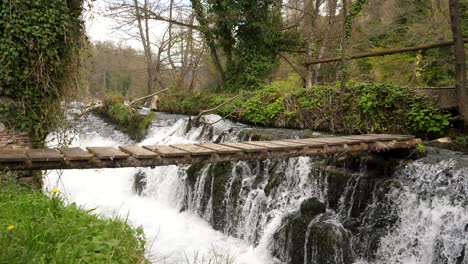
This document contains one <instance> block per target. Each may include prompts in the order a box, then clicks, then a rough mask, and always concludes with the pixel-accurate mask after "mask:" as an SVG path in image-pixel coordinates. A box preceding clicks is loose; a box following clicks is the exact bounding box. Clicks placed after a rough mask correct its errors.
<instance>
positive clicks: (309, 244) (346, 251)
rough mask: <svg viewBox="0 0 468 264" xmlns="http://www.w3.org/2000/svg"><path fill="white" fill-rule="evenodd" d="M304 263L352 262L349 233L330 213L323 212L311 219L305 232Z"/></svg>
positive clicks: (340, 263)
mask: <svg viewBox="0 0 468 264" xmlns="http://www.w3.org/2000/svg"><path fill="white" fill-rule="evenodd" d="M304 254H305V255H304V259H303V262H301V263H305V264H322V263H327V264H351V263H354V256H353V250H352V248H351V233H350V232H349V231H348V230H346V229H345V228H344V227H343V226H342V225H341V224H340V223H339V222H338V220H337V219H336V216H334V215H332V214H323V215H320V216H318V217H317V218H316V219H314V220H312V222H311V223H310V224H309V226H308V229H307V234H306V242H305V252H304Z"/></svg>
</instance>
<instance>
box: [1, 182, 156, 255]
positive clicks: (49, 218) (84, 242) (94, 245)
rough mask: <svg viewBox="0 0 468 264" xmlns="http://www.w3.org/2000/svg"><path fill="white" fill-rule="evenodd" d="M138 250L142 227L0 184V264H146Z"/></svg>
mask: <svg viewBox="0 0 468 264" xmlns="http://www.w3.org/2000/svg"><path fill="white" fill-rule="evenodd" d="M55 191H58V190H55ZM144 252H145V237H144V234H143V231H142V229H141V228H136V229H134V228H132V227H130V225H129V224H128V223H127V221H125V220H121V219H118V218H113V219H107V218H104V217H101V216H98V215H96V214H94V213H93V211H92V210H88V211H86V210H84V209H82V208H80V207H78V206H77V205H76V204H74V203H73V204H69V205H65V204H64V202H63V200H62V199H61V195H60V192H59V191H58V192H56V193H54V192H49V193H46V194H44V193H42V192H40V191H37V190H31V189H29V188H27V187H24V186H20V185H18V184H16V183H13V182H11V181H0V263H28V264H29V263H47V264H53V263H60V264H66V263H147V261H146V259H145V257H144Z"/></svg>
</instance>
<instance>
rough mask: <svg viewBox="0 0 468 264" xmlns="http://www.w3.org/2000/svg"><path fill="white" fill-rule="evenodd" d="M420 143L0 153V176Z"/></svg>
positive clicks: (365, 138) (385, 139) (367, 139)
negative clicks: (12, 172)
mask: <svg viewBox="0 0 468 264" xmlns="http://www.w3.org/2000/svg"><path fill="white" fill-rule="evenodd" d="M419 143H421V140H420V139H418V138H414V137H413V136H406V135H355V136H344V137H321V138H307V139H287V140H276V141H248V142H242V143H221V144H214V143H205V144H174V145H154V146H143V147H139V146H119V147H118V149H117V148H113V147H87V148H86V150H87V151H85V150H83V149H81V148H76V147H75V148H60V149H0V170H4V169H9V170H49V169H96V168H124V167H154V166H164V165H173V164H199V163H210V162H219V161H236V160H264V159H270V158H285V157H298V156H319V155H328V154H336V153H346V152H366V151H367V152H379V151H385V150H389V149H405V148H412V147H415V146H416V145H417V144H419Z"/></svg>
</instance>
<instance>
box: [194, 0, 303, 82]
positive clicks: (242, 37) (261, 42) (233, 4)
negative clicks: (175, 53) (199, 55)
mask: <svg viewBox="0 0 468 264" xmlns="http://www.w3.org/2000/svg"><path fill="white" fill-rule="evenodd" d="M201 3H203V4H201ZM192 6H193V8H194V10H195V11H196V13H197V18H198V20H199V22H200V27H201V32H202V33H203V35H204V37H205V40H206V41H207V43H208V45H209V46H211V47H212V48H219V49H221V50H222V51H223V52H224V54H225V55H226V65H225V71H226V72H225V78H226V80H225V81H226V87H225V88H226V89H229V90H254V89H258V88H260V87H261V85H262V84H263V83H264V82H265V79H267V78H268V77H270V75H271V73H272V71H273V68H274V67H275V66H276V65H277V63H278V56H277V54H278V52H279V51H280V50H282V49H294V48H295V47H298V46H300V45H301V43H300V41H299V39H300V38H299V36H298V34H296V33H293V32H287V31H284V30H281V3H280V2H278V1H276V0H259V1H251V0H221V1H215V0H206V1H196V0H192Z"/></svg>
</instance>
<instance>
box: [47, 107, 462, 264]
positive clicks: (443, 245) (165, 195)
mask: <svg viewBox="0 0 468 264" xmlns="http://www.w3.org/2000/svg"><path fill="white" fill-rule="evenodd" d="M205 121H206V123H208V124H211V125H204V126H200V127H191V126H190V125H189V121H188V118H187V117H184V116H175V115H168V114H164V113H159V119H158V120H156V121H154V122H153V124H152V126H151V128H150V130H149V133H148V136H147V137H146V138H145V140H144V141H143V142H140V143H138V144H141V145H153V144H173V143H195V142H223V141H224V142H226V141H232V142H235V141H239V140H241V139H242V140H248V139H249V136H248V135H249V133H246V131H247V132H248V131H249V129H251V128H249V127H247V126H245V125H242V124H237V123H233V122H230V121H225V120H220V119H219V117H218V116H215V115H209V116H206V117H205ZM78 131H81V132H79V133H78V134H77V135H76V139H75V141H74V142H73V145H74V146H80V147H86V146H90V145H93V146H115V145H124V144H135V142H132V141H131V140H130V139H129V138H128V137H126V136H125V135H124V134H122V133H121V132H119V131H116V130H115V129H114V128H113V126H112V125H109V124H106V123H105V122H104V121H103V120H101V119H100V118H98V117H95V116H90V118H89V119H88V121H87V122H84V123H80V124H78ZM281 133H282V134H285V133H288V131H282V132H281ZM296 133H297V132H291V136H296V135H297V134H296ZM467 161H468V158H467V157H466V156H463V155H458V156H457V155H455V154H453V153H452V152H447V153H445V152H443V153H432V154H430V155H429V156H428V157H427V158H423V159H420V160H417V161H392V160H388V159H387V158H386V157H381V156H375V155H374V156H373V155H369V156H366V155H364V156H360V157H348V158H346V159H345V161H342V160H340V159H335V158H333V157H329V158H313V157H297V158H286V159H272V160H265V161H255V160H254V161H236V162H219V163H213V164H207V165H191V166H174V165H173V166H161V167H156V168H141V169H133V168H127V169H101V170H69V171H63V172H51V173H48V174H47V175H46V178H45V185H46V186H45V188H48V189H51V188H54V187H58V188H59V189H61V190H63V195H64V196H65V198H66V199H67V200H68V201H70V202H76V203H78V204H80V205H82V206H84V207H86V208H96V211H97V212H99V213H101V214H104V215H106V216H113V215H120V216H122V217H128V219H129V220H130V222H131V223H132V224H134V225H136V226H142V227H143V229H144V231H145V233H146V235H147V238H148V245H149V247H148V252H147V255H148V258H149V259H150V260H151V261H153V262H154V263H161V262H162V263H169V264H171V263H186V258H188V259H189V260H190V259H191V260H193V259H194V256H195V255H197V254H198V255H199V256H206V257H209V256H213V255H217V256H220V255H221V256H226V255H229V256H230V257H234V258H235V263H238V264H244V263H245V264H273V263H288V264H322V263H330V264H351V263H367V264H380V263H414V264H416V263H418V264H423V263H430V264H435V263H447V264H451V263H453V264H459V263H465V264H467V263H468V260H466V259H465V258H464V254H465V244H466V243H467V242H468V241H467V240H468V232H467V231H468V226H467V224H468V209H467V206H468V177H467V176H468V162H467Z"/></svg>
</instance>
